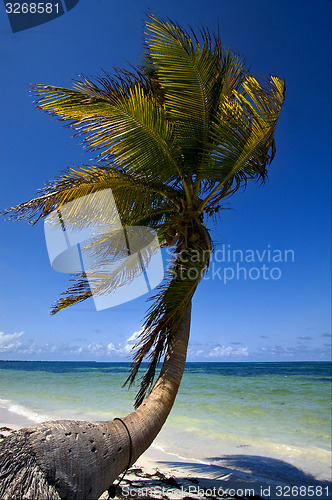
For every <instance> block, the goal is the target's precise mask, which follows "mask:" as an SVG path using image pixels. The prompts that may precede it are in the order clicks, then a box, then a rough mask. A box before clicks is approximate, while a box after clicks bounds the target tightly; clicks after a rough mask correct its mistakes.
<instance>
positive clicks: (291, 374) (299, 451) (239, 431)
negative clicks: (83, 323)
mask: <svg viewBox="0 0 332 500" xmlns="http://www.w3.org/2000/svg"><path fill="white" fill-rule="evenodd" d="M128 370H129V364H127V363H94V362H91V363H87V362H82V363H78V362H73V363H71V362H14V361H8V362H0V408H1V407H3V408H6V409H8V410H9V411H10V412H11V413H12V414H13V415H14V414H20V415H22V416H25V417H27V418H30V419H31V424H32V425H33V423H34V422H41V421H43V420H48V419H58V418H69V419H71V418H75V419H84V420H106V419H112V418H114V417H116V416H122V415H125V414H127V413H129V412H131V411H132V404H133V401H134V396H135V388H134V389H132V390H130V391H128V390H127V389H122V388H121V386H122V384H123V383H124V381H125V379H126V377H127V375H128ZM330 438H331V363H320V362H317V363H314V362H310V363H188V364H187V366H186V370H185V373H184V376H183V380H182V383H181V387H180V391H179V394H178V397H177V399H176V403H175V406H174V408H173V410H172V412H171V415H170V416H169V418H168V421H167V423H166V425H165V426H164V428H163V430H162V431H161V433H160V435H159V436H158V437H157V439H156V441H155V443H154V446H157V447H160V448H162V449H164V450H165V451H169V452H171V453H174V454H177V455H180V456H184V457H187V458H195V459H199V460H202V461H206V462H209V463H214V464H216V465H218V464H221V463H222V461H223V460H224V457H225V456H228V457H230V456H235V455H237V456H239V455H246V456H247V455H255V456H262V457H270V458H273V459H276V460H282V461H285V462H287V463H289V464H291V465H293V466H294V467H296V468H298V469H300V470H302V471H304V472H305V473H307V474H309V473H310V474H312V475H314V477H316V478H317V479H320V480H326V479H329V478H330V474H331V469H330V465H331V454H330Z"/></svg>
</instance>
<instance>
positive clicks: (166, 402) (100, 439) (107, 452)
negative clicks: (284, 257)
mask: <svg viewBox="0 0 332 500" xmlns="http://www.w3.org/2000/svg"><path fill="white" fill-rule="evenodd" d="M190 317H191V304H189V305H188V307H187V310H186V312H185V314H184V317H183V319H182V321H181V323H180V325H179V328H178V330H177V331H176V333H175V334H174V335H173V338H172V339H171V341H170V345H169V347H168V350H167V352H166V355H165V359H164V363H163V366H162V369H161V372H160V375H159V378H158V379H157V381H156V383H155V385H154V387H153V390H152V391H151V393H150V395H149V396H148V397H147V398H146V399H145V400H144V401H143V403H142V404H141V405H140V406H139V407H138V408H137V410H136V411H134V412H132V413H130V414H129V415H127V416H126V417H124V418H122V419H121V420H118V419H115V420H112V421H108V422H84V421H73V420H59V421H55V422H45V423H42V424H40V425H38V426H36V427H32V428H25V429H21V430H20V431H17V432H15V433H13V435H12V436H10V437H8V438H6V439H5V440H4V441H3V442H2V443H1V451H0V498H1V499H3V500H5V499H10V500H13V499H20V500H21V499H33V500H48V499H50V500H53V499H59V498H61V499H68V500H69V499H77V500H78V499H79V500H83V499H84V500H85V499H86V500H89V499H98V498H99V496H100V495H101V494H102V493H103V492H104V491H105V490H107V489H108V488H109V487H110V486H111V485H112V483H113V482H114V481H115V479H116V478H117V477H118V476H119V475H120V474H121V473H122V472H123V471H124V470H126V468H127V466H128V464H129V462H130V465H132V464H133V463H134V462H135V461H136V460H137V459H138V457H139V456H140V455H141V454H142V453H143V452H144V451H145V450H146V449H147V448H148V447H149V446H150V445H151V443H152V442H153V440H154V439H155V437H156V436H157V434H158V433H159V431H160V430H161V428H162V426H163V425H164V423H165V421H166V419H167V417H168V415H169V413H170V411H171V409H172V406H173V403H174V400H175V397H176V395H177V392H178V388H179V385H180V382H181V378H182V374H183V371H184V367H185V361H186V355H187V346H188V339H189V332H190Z"/></svg>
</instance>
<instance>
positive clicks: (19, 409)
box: [0, 399, 54, 424]
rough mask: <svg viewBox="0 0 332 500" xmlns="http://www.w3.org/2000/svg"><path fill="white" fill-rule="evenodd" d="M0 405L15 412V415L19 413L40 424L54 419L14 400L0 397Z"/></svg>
mask: <svg viewBox="0 0 332 500" xmlns="http://www.w3.org/2000/svg"><path fill="white" fill-rule="evenodd" d="M0 407H2V408H5V409H6V410H8V411H10V412H12V413H15V414H16V415H20V416H22V417H24V418H27V419H28V420H31V421H32V422H34V423H37V424H40V423H41V422H45V421H47V420H54V419H53V418H52V417H50V416H48V415H46V414H45V415H43V414H41V413H37V412H36V411H34V410H31V409H30V408H27V407H26V406H23V405H22V404H18V403H16V402H15V401H11V400H10V399H0Z"/></svg>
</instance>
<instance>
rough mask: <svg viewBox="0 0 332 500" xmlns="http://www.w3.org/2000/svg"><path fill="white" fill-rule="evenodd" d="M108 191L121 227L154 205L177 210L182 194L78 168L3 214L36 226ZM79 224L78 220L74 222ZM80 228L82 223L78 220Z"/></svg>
mask: <svg viewBox="0 0 332 500" xmlns="http://www.w3.org/2000/svg"><path fill="white" fill-rule="evenodd" d="M106 189H111V190H112V192H113V196H114V199H115V201H116V204H117V209H118V212H119V213H120V217H121V219H122V221H123V223H124V224H125V225H128V224H130V223H135V217H134V214H135V212H136V213H137V214H140V215H142V213H145V212H147V211H148V210H150V209H151V208H153V206H154V205H157V206H158V207H159V208H160V203H162V202H163V203H164V207H165V209H166V210H170V209H171V208H172V207H173V208H175V209H179V207H180V206H181V203H180V198H181V197H182V196H183V193H181V192H179V191H178V190H177V189H175V188H172V187H171V186H167V185H165V184H160V183H158V181H154V182H153V181H152V180H147V179H145V178H144V177H143V176H140V175H138V174H133V173H127V172H125V171H119V170H117V169H116V168H114V167H112V166H110V165H106V166H86V165H85V166H81V167H78V166H77V167H72V168H69V169H67V170H66V171H65V172H64V173H63V174H62V175H61V176H60V177H59V178H58V179H56V180H54V181H51V182H49V183H47V184H46V186H45V187H44V188H42V189H41V190H39V191H38V192H37V194H39V196H37V197H36V198H33V199H32V200H29V201H28V202H25V203H21V204H20V205H17V206H15V207H11V208H8V209H6V210H5V211H4V212H3V214H4V215H9V217H10V218H12V219H15V220H28V221H30V222H31V223H36V222H37V221H38V220H39V219H40V218H42V217H46V216H47V215H49V214H50V213H51V212H52V211H54V210H57V209H58V208H60V207H62V206H63V205H65V204H66V203H69V202H72V201H74V200H76V199H78V198H81V197H83V196H86V195H90V194H92V193H97V192H100V191H102V190H106ZM77 223H78V224H79V220H78V219H77ZM81 224H83V226H84V220H81Z"/></svg>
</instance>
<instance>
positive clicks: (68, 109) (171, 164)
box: [32, 79, 180, 182]
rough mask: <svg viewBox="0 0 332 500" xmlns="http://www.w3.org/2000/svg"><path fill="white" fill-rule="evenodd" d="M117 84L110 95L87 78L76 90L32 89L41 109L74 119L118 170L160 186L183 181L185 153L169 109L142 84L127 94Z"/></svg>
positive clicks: (89, 141) (85, 141)
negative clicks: (176, 139)
mask: <svg viewBox="0 0 332 500" xmlns="http://www.w3.org/2000/svg"><path fill="white" fill-rule="evenodd" d="M110 81H111V80H110ZM111 82H112V81H111ZM112 83H113V87H114V88H115V89H114V90H113V87H112V86H111V83H110V86H111V89H110V90H109V89H107V91H105V88H97V87H96V85H95V84H94V83H93V82H90V81H89V80H87V79H85V80H78V81H76V82H75V85H74V87H75V88H74V89H65V88H61V87H55V86H50V85H34V86H33V87H32V89H33V91H34V93H35V94H36V95H37V96H38V99H37V105H38V107H39V108H40V109H42V110H45V111H47V112H49V113H51V114H53V115H56V116H59V117H60V119H61V120H68V121H69V122H70V123H69V126H70V127H72V128H74V129H75V130H76V132H77V134H79V135H82V136H83V144H85V145H86V146H87V147H88V149H89V150H92V151H99V152H100V153H99V154H100V157H101V158H103V159H107V160H111V161H112V163H113V165H114V166H116V167H118V168H122V169H123V168H125V169H127V170H128V171H133V172H136V173H141V174H144V175H145V177H146V178H147V179H149V178H153V179H156V178H159V181H160V182H166V181H167V182H168V181H171V180H172V179H174V178H177V177H178V175H179V173H180V167H179V164H178V160H179V151H178V149H177V147H176V145H175V142H174V140H173V126H172V123H171V122H170V121H169V120H168V119H167V116H166V111H165V109H164V107H163V106H161V105H160V103H159V101H158V99H157V98H155V97H154V96H153V94H152V93H148V94H147V93H146V92H145V89H144V88H143V87H142V86H141V85H140V84H139V83H135V85H133V86H131V87H128V88H125V89H124V88H121V87H119V86H117V85H116V83H114V82H112ZM105 86H106V84H105V85H104V87H105ZM157 164H158V170H157V172H156V171H155V170H154V166H155V165H157Z"/></svg>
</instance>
